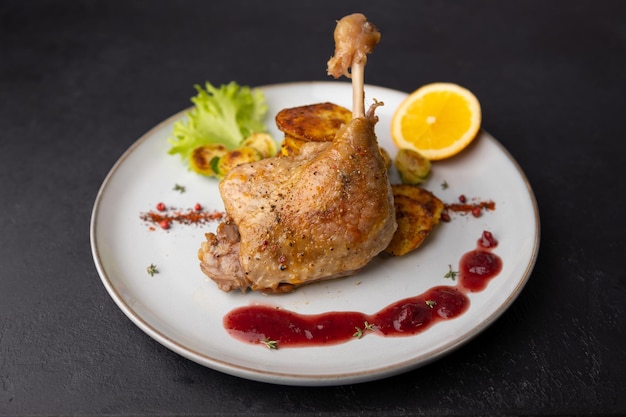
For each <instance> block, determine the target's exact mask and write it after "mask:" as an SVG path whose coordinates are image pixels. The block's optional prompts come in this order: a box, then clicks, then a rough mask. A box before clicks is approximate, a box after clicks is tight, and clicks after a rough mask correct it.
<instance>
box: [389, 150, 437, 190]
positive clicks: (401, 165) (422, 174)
mask: <svg viewBox="0 0 626 417" xmlns="http://www.w3.org/2000/svg"><path fill="white" fill-rule="evenodd" d="M395 163H396V168H397V169H398V173H399V174H400V178H401V179H402V182H403V183H404V184H413V185H415V184H421V183H423V182H424V181H425V180H426V178H427V177H428V174H430V160H428V159H427V158H425V157H424V156H423V155H422V154H420V153H418V152H416V151H414V150H411V149H400V150H399V151H398V154H397V155H396V159H395Z"/></svg>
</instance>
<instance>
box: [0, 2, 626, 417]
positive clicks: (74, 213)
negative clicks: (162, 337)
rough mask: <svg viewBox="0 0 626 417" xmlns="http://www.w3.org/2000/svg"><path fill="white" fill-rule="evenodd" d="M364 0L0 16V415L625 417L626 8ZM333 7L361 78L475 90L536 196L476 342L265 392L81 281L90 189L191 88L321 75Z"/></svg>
mask: <svg viewBox="0 0 626 417" xmlns="http://www.w3.org/2000/svg"><path fill="white" fill-rule="evenodd" d="M364 3H365V2H356V1H321V0H317V1H304V2H292V1H271V2H262V1H255V2H253V1H249V2H246V1H238V0H230V1H228V2H225V1H221V2H213V1H180V2H173V1H172V2H161V1H159V2H155V1H123V2H122V1H119V2H112V1H80V2H70V1H49V2H45V1H36V2H22V1H19V0H14V1H9V0H3V1H2V2H0V201H1V203H2V204H1V205H0V210H1V211H0V213H1V216H0V219H1V220H2V231H1V232H0V415H59V414H61V415H63V414H82V415H119V414H122V415H128V414H133V415H140V414H150V415H168V414H169V415H171V414H206V415H224V416H225V415H266V416H273V415H276V416H285V415H292V414H298V415H304V416H306V415H310V416H321V415H380V416H403V415H466V414H480V415H522V414H523V415H537V414H563V415H577V414H579V415H580V414H585V415H586V414H594V413H597V414H602V415H606V414H625V413H626V397H625V396H624V387H625V386H626V343H625V341H626V326H625V318H624V316H625V314H626V310H625V307H624V305H625V304H626V282H625V280H626V276H625V275H626V273H625V272H624V271H625V268H624V248H625V243H626V242H625V239H624V232H625V231H626V228H625V227H624V213H623V205H622V202H623V200H624V192H625V191H626V190H625V187H624V181H623V180H624V152H625V151H626V146H625V145H624V143H625V138H626V129H625V127H624V126H625V124H624V115H623V112H624V110H626V100H625V99H624V96H625V94H626V88H625V87H626V81H625V80H626V76H625V74H626V3H624V2H621V1H551V2H544V1H524V2H522V1H519V2H503V1H498V0H494V1H471V2H469V1H467V2H464V1H432V2H426V1H389V0H387V1H384V2H376V3H374V2H368V4H364ZM354 11H362V12H364V13H365V14H367V15H368V16H369V17H370V18H371V19H372V20H373V21H374V22H375V23H377V25H378V26H379V27H380V28H381V30H382V32H383V41H382V43H381V44H380V46H379V47H378V49H377V50H376V52H375V56H373V57H372V59H370V61H369V63H368V67H367V71H366V81H367V82H368V83H371V84H377V85H382V86H385V87H390V88H395V89H399V90H404V91H412V90H413V89H415V88H417V87H418V86H420V85H422V84H425V83H427V82H431V81H453V82H457V83H459V84H461V85H464V86H466V87H468V88H470V89H471V90H472V91H474V92H475V93H476V95H477V96H478V97H479V99H480V100H481V103H482V106H483V115H484V122H483V126H484V128H485V129H486V130H487V131H489V132H490V133H492V134H493V135H494V136H495V137H496V138H498V139H499V140H500V141H501V142H502V143H503V144H504V146H505V147H506V148H507V149H508V150H509V151H510V152H511V153H512V154H513V156H514V157H515V158H516V159H517V161H518V162H519V163H520V165H521V167H522V168H523V169H524V171H525V173H526V174H527V176H528V179H529V181H530V183H531V185H532V186H533V188H534V191H535V194H536V197H537V200H538V204H539V210H540V214H541V222H542V241H541V248H540V252H539V256H538V260H537V264H536V268H535V270H534V272H533V274H532V276H531V278H530V280H529V282H528V285H527V286H526V288H525V289H524V291H523V292H522V294H521V295H520V297H519V298H518V300H517V301H516V302H515V303H514V305H513V306H512V307H511V308H510V309H509V310H508V311H507V312H506V313H505V314H504V315H503V316H502V317H501V318H500V319H499V320H498V321H497V322H496V323H495V324H494V325H493V326H491V327H490V328H489V329H487V330H486V331H485V332H484V333H483V334H481V335H480V336H479V337H478V338H476V339H475V340H473V341H472V342H470V343H469V344H468V345H466V346H464V347H463V348H461V349H460V350H458V351H456V352H455V353H453V354H451V355H449V356H447V357H445V358H443V359H441V360H439V361H437V362H435V363H433V364H431V365H428V366H426V367H424V368H421V369H418V370H415V371H413V372H409V373H406V374H403V375H400V376H397V377H393V378H390V379H387V380H383V381H377V382H371V383H364V384H359V385H352V386H340V387H329V388H299V387H284V386H276V385H267V384H262V383H257V382H251V381H247V380H242V379H238V378H235V377H231V376H228V375H224V374H221V373H219V372H216V371H213V370H210V369H206V368H204V367H202V366H199V365H196V364H195V363H193V362H190V361H188V360H186V359H184V358H182V357H180V356H178V355H176V354H174V353H172V352H170V351H169V350H167V349H165V348H164V347H162V346H161V345H159V344H158V343H157V342H155V341H153V340H152V339H151V338H150V337H148V336H147V335H145V334H144V333H143V332H142V331H141V330H140V329H138V328H137V327H135V326H134V325H133V324H132V323H131V322H130V321H129V320H128V319H127V318H126V317H125V316H124V315H123V313H122V312H121V311H120V310H119V309H118V308H117V307H116V305H115V304H114V302H113V301H112V300H111V298H110V297H109V296H108V294H107V293H106V291H105V289H104V287H103V286H102V284H101V282H100V280H99V278H98V275H97V273H96V270H95V267H94V264H93V261H92V258H91V252H90V246H89V219H90V214H91V209H92V206H93V202H94V199H95V197H96V193H97V191H98V188H99V187H100V184H101V183H102V181H103V179H104V177H105V176H106V174H107V172H108V171H109V169H110V168H111V167H112V165H113V164H114V163H115V161H116V160H117V158H118V157H119V156H120V155H121V154H122V152H123V151H124V150H126V149H127V148H128V147H129V146H130V145H131V144H132V143H133V142H134V141H135V140H136V139H137V138H139V137H140V136H141V135H142V134H143V133H144V132H145V131H147V130H148V129H149V128H151V127H152V126H154V125H155V124H157V123H158V122H160V121H161V120H163V119H165V118H166V117H168V116H170V115H171V114H174V113H176V112H178V111H180V110H181V109H183V108H185V107H187V106H188V105H189V97H190V96H191V95H193V89H192V87H191V86H192V85H193V84H195V83H200V82H203V81H204V80H210V81H212V82H213V83H216V84H217V83H223V82H228V81H230V80H237V81H239V82H242V83H245V84H249V85H264V84H272V83H282V82H288V81H302V80H327V79H328V78H327V77H326V75H325V63H326V60H327V59H328V57H329V56H330V55H331V54H332V48H333V46H332V30H333V28H334V20H335V19H338V18H340V17H342V16H343V15H345V14H347V13H351V12H354ZM311 360H312V361H314V360H315V358H314V357H312V358H311Z"/></svg>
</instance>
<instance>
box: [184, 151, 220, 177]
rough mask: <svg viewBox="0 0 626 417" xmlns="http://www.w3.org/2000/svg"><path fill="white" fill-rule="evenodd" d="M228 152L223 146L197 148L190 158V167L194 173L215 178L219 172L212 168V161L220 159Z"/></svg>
mask: <svg viewBox="0 0 626 417" xmlns="http://www.w3.org/2000/svg"><path fill="white" fill-rule="evenodd" d="M227 152H228V149H227V148H226V146H224V145H221V144H211V145H203V146H199V147H197V148H195V149H194V150H193V152H192V153H191V156H190V157H189V166H190V167H191V169H192V170H193V171H194V172H197V173H198V174H201V175H206V176H209V177H214V176H216V175H217V172H215V170H214V169H213V167H212V164H211V161H212V160H213V159H214V158H220V157H221V156H222V155H225V154H226V153H227Z"/></svg>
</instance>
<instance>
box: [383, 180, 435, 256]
mask: <svg viewBox="0 0 626 417" xmlns="http://www.w3.org/2000/svg"><path fill="white" fill-rule="evenodd" d="M391 188H392V190H393V198H394V207H395V209H396V222H397V223H398V229H397V230H396V232H395V234H394V235H393V238H392V239H391V242H390V243H389V246H387V248H386V249H385V252H386V253H388V254H389V255H392V256H402V255H405V254H407V253H409V252H411V251H413V250H415V249H416V248H417V247H419V246H420V245H421V244H422V242H423V241H424V239H426V237H427V236H428V235H429V234H430V232H431V231H432V230H433V229H434V227H435V226H436V225H437V224H439V219H440V217H441V213H442V212H443V209H444V204H443V202H442V201H441V200H439V199H438V198H437V197H435V195H434V194H432V193H431V192H430V191H427V190H425V189H423V188H419V187H416V186H412V185H407V184H394V185H392V186H391Z"/></svg>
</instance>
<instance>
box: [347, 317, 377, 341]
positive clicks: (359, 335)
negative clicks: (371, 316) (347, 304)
mask: <svg viewBox="0 0 626 417" xmlns="http://www.w3.org/2000/svg"><path fill="white" fill-rule="evenodd" d="M354 329H355V330H356V331H355V332H354V334H353V335H352V337H356V338H357V339H360V338H362V337H363V334H364V333H365V331H367V330H369V331H370V332H374V331H376V328H375V327H374V325H373V324H371V323H368V322H367V321H366V322H365V323H363V328H362V329H361V328H360V327H355V328H354Z"/></svg>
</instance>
